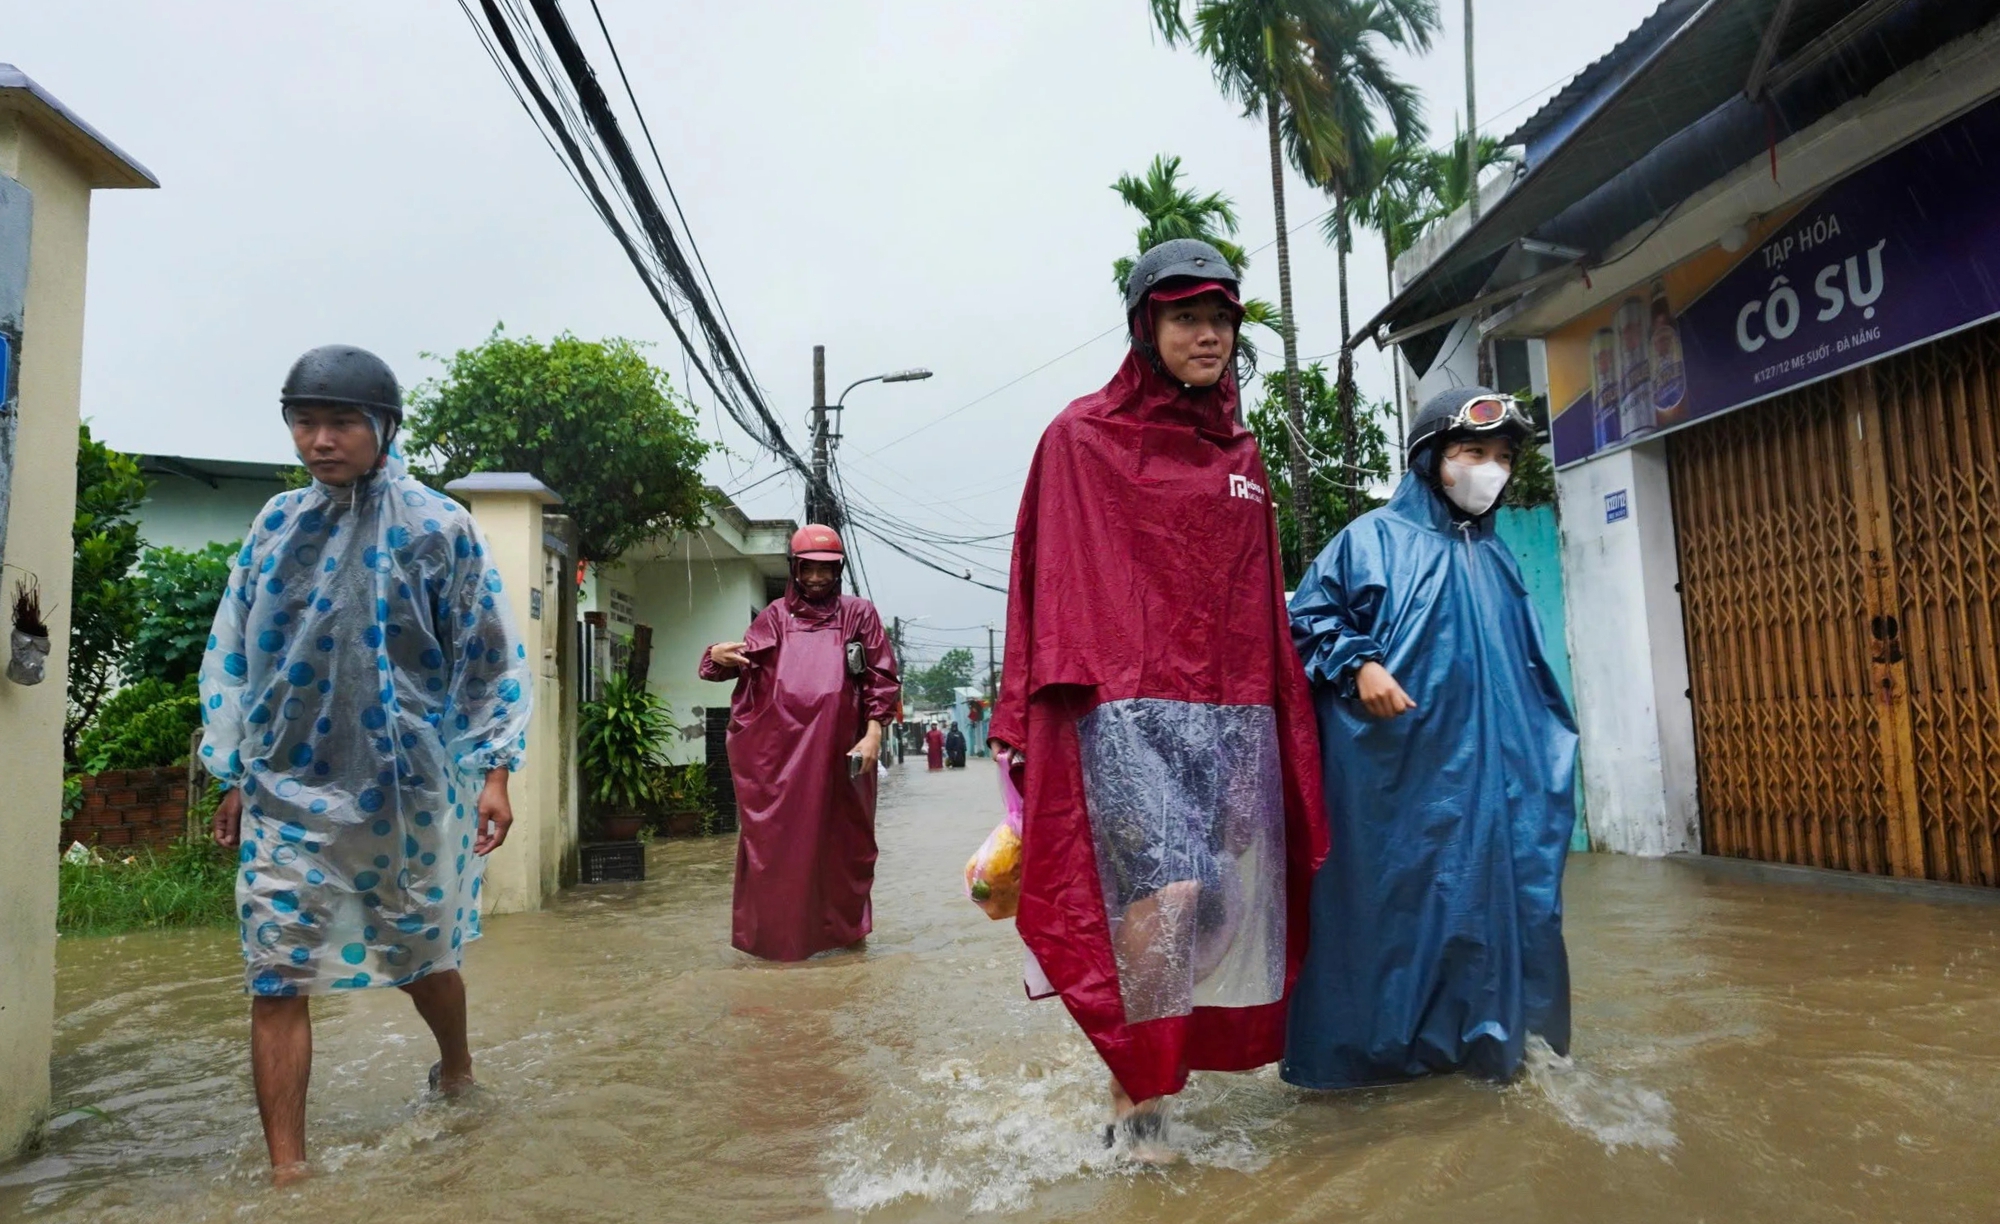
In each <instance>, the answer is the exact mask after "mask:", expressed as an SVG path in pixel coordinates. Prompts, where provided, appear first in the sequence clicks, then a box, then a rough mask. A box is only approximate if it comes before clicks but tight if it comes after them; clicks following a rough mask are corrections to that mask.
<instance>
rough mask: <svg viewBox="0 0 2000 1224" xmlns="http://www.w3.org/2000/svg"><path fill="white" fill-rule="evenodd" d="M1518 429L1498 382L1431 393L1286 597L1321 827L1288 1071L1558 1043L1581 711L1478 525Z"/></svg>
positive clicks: (1511, 570) (1388, 1075)
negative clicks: (1389, 487) (1391, 480)
mask: <svg viewBox="0 0 2000 1224" xmlns="http://www.w3.org/2000/svg"><path fill="white" fill-rule="evenodd" d="M1532 436H1533V427H1532V426H1531V425H1530V424H1529V422H1528V418H1527V416H1526V415H1525V414H1524V413H1523V412H1522V411H1521V409H1520V407H1519V406H1518V405H1517V404H1516V403H1515V402H1514V400H1513V399H1512V398H1511V397H1507V396H1501V395H1496V394H1495V393H1493V392H1492V391H1489V390H1487V389H1485V388H1483V387H1468V388H1460V389H1457V390H1452V391H1445V392H1441V393H1440V394H1438V395H1436V396H1434V397H1432V398H1431V400H1430V401H1429V402H1427V403H1426V404H1425V405H1424V406H1423V408H1422V409H1420V410H1419V411H1418V413H1417V417H1416V420H1415V421H1413V422H1412V423H1411V425H1410V434H1409V465H1408V472H1407V474H1406V475H1405V476H1404V477H1403V482H1402V484H1401V486H1400V487H1399V488H1398V489H1397V490H1396V494H1395V496H1394V497H1393V498H1392V499H1390V501H1389V504H1388V505H1386V506H1383V507H1382V508H1381V509H1379V510H1374V511H1371V512H1370V513H1368V514H1365V515H1362V516H1361V517H1360V518H1358V519H1356V520H1355V521H1354V522H1352V523H1350V524H1349V525H1348V526H1347V529H1346V530H1344V531H1342V532H1341V533H1340V535H1339V536H1337V537H1335V538H1334V540H1333V542H1332V543H1330V544H1328V545H1327V546H1326V549H1325V551H1324V552H1322V553H1321V554H1320V556H1319V559H1318V560H1317V561H1315V562H1314V563H1313V564H1312V566H1311V567H1310V568H1309V569H1308V570H1307V571H1306V574H1305V576H1304V577H1303V578H1302V579H1301V580H1300V582H1299V589H1298V592H1297V594H1295V595H1294V596H1293V597H1292V607H1291V613H1292V635H1293V638H1294V640H1295V641H1296V642H1297V643H1298V647H1299V653H1300V654H1301V655H1302V656H1303V657H1304V659H1305V664H1306V674H1307V676H1308V677H1309V678H1310V679H1311V682H1312V685H1313V691H1314V695H1315V697H1316V699H1317V702H1318V706H1319V722H1320V742H1321V744H1322V745H1323V746H1324V751H1325V776H1326V806H1327V812H1328V816H1329V819H1330V821H1331V824H1332V842H1333V848H1332V852H1331V853H1330V854H1329V856H1328V858H1327V861H1326V866H1325V867H1323V868H1321V869H1320V873H1319V877H1318V879H1317V880H1316V882H1315V883H1314V885H1313V903H1312V946H1311V950H1310V952H1309V953H1308V954H1307V957H1306V969H1305V973H1304V975H1303V976H1301V978H1300V979H1299V987H1298V990H1297V992H1296V993H1295V994H1294V995H1293V996H1292V1026H1291V1041H1290V1045H1289V1047H1288V1049H1287V1051H1286V1054H1285V1063H1284V1067H1283V1073H1284V1077H1285V1079H1287V1080H1289V1081H1290V1082H1292V1083H1294V1084H1297V1085H1300V1086H1301V1087H1305V1088H1356V1087H1363V1086H1367V1085H1373V1084H1384V1083H1392V1082H1395V1081H1398V1080H1406V1079H1410V1078H1413V1077H1416V1076H1421V1075H1426V1074H1430V1073H1433V1072H1444V1071H1454V1070H1458V1069H1460V1068H1464V1069H1467V1070H1471V1071H1473V1072H1476V1073H1477V1074H1480V1075H1484V1076H1489V1077H1492V1078H1495V1079H1504V1078H1506V1077H1508V1076H1510V1075H1512V1074H1513V1073H1514V1072H1515V1071H1516V1070H1517V1069H1518V1068H1519V1067H1520V1065H1521V1060H1522V1056H1523V1051H1524V1048H1525V1045H1526V1042H1527V1039H1528V1036H1529V1035H1530V1034H1539V1035H1541V1036H1542V1037H1544V1038H1546V1039H1547V1041H1548V1043H1549V1045H1550V1046H1552V1047H1553V1048H1554V1049H1555V1051H1556V1052H1557V1053H1559V1054H1560V1053H1567V1052H1568V1049H1569V1037H1570V1010H1569V959H1568V954H1567V953H1566V951H1565V950H1564V946H1563V932H1562V876H1563V861H1564V858H1565V856H1566V855H1567V853H1568V851H1569V839H1570V831H1571V827H1572V825H1573V824H1574V822H1575V819H1576V809H1575V807H1574V806H1573V803H1572V796H1571V790H1570V788H1571V785H1572V775H1573V771H1574V767H1575V764H1576V725H1575V723H1574V722H1573V721H1572V720H1571V718H1570V712H1569V705H1568V703H1567V702H1566V701H1565V700H1564V699H1563V695H1562V691H1561V690H1560V689H1558V688H1557V687H1556V682H1555V677H1554V674H1553V673H1552V672H1551V670H1550V668H1549V661H1548V657H1547V655H1546V654H1545V652H1544V651H1543V649H1542V634H1541V628H1540V626H1539V625H1538V624H1537V623H1536V621H1535V612H1534V608H1533V606H1532V605H1531V604H1530V603H1529V601H1528V594H1527V588H1526V587H1525V586H1523V585H1522V582H1521V574H1520V570H1519V569H1518V568H1517V567H1516V565H1515V563H1514V557H1513V555H1512V554H1511V553H1509V552H1508V551H1507V546H1506V545H1505V544H1503V543H1501V542H1500V540H1499V538H1498V537H1497V536H1496V535H1495V534H1494V529H1493V516H1494V514H1495V512H1496V511H1497V510H1498V508H1499V505H1500V498H1501V495H1502V494H1503V493H1504V492H1505V490H1506V487H1507V484H1508V482H1509V480H1510V479H1511V478H1512V473H1513V467H1514V459H1515V456H1516V454H1517V453H1518V451H1519V448H1521V447H1523V446H1526V445H1528V444H1529V440H1530V439H1531V437H1532Z"/></svg>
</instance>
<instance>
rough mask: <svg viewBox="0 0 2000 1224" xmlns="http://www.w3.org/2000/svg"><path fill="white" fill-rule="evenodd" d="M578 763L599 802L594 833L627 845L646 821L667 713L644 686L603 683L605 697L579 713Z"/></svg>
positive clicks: (623, 679)
mask: <svg viewBox="0 0 2000 1224" xmlns="http://www.w3.org/2000/svg"><path fill="white" fill-rule="evenodd" d="M578 715H579V727H578V730H577V740H578V744H577V764H578V765H579V767H580V768H581V770H582V772H583V776H584V779H585V784H586V785H587V786H588V787H589V791H590V797H591V798H592V799H593V800H595V801H596V803H597V804H598V806H599V808H600V811H601V814H600V816H599V818H598V822H597V824H598V833H599V835H600V836H601V837H602V838H603V839H604V840H605V841H630V840H632V839H633V838H634V837H636V836H638V834H639V827H640V825H642V824H644V823H645V815H644V813H643V811H642V809H643V808H644V807H645V806H646V805H647V804H648V803H649V802H651V801H652V799H653V798H654V786H655V783H654V775H655V771H656V770H657V769H658V767H659V764H660V750H661V748H662V747H663V746H664V745H665V743H666V738H667V730H668V728H667V712H666V708H665V707H664V706H662V705H661V704H660V699H659V698H658V697H655V696H654V695H653V694H652V693H651V692H650V691H648V690H647V688H646V686H645V685H644V684H634V683H632V682H631V681H630V680H629V679H627V678H626V677H624V676H613V677H611V678H610V679H609V680H607V681H605V684H604V691H603V695H602V696H600V697H599V698H598V699H597V700H596V701H592V702H589V703H587V704H585V705H584V706H583V708H582V709H581V710H579V711H578Z"/></svg>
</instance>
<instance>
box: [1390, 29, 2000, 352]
mask: <svg viewBox="0 0 2000 1224" xmlns="http://www.w3.org/2000/svg"><path fill="white" fill-rule="evenodd" d="M1996 13H2000V0H1699V2H1697V0H1667V2H1666V3H1664V4H1662V5H1661V6H1660V7H1659V8H1658V9H1656V10H1655V11H1654V12H1653V14H1652V15H1651V16H1649V17H1648V18H1647V19H1646V21H1645V22H1642V23H1641V24H1640V26H1639V28H1638V29H1636V30H1634V31H1633V33H1632V34H1630V35H1628V36H1627V37H1626V38H1625V39H1624V40H1623V41H1621V42H1620V43H1619V45H1618V46H1617V47H1616V48H1614V49H1613V50H1612V51H1611V52H1610V53H1608V54H1607V55H1605V56H1604V57H1602V58H1600V59H1599V60H1598V61H1597V62H1596V63H1594V64H1592V65H1591V66H1590V67H1589V68H1587V69H1585V70H1584V71H1583V72H1582V73H1580V74H1579V75H1578V77H1577V79H1576V80H1574V81H1572V82H1571V83H1570V85H1569V86H1567V87H1565V88H1564V89H1563V90H1562V91H1561V92H1560V93H1558V94H1557V96H1556V97H1555V98H1553V99H1551V100H1550V102H1549V103H1548V104H1547V105H1545V106H1544V107H1542V109H1541V110H1540V111H1537V112H1536V114H1535V115H1534V116H1533V117H1532V118H1530V119H1529V121H1528V122H1527V123H1526V124H1525V125H1523V127H1522V128H1521V129H1519V130H1518V131H1517V132H1516V133H1515V134H1514V137H1513V138H1514V139H1515V140H1518V141H1522V142H1524V143H1526V144H1527V146H1528V156H1527V161H1526V165H1525V167H1524V170H1523V172H1522V174H1521V175H1520V177H1519V178H1518V179H1517V180H1516V181H1515V183H1514V184H1513V186H1512V188H1511V190H1509V191H1507V193H1506V194H1505V195H1504V196H1502V197H1501V198H1500V199H1499V200H1498V201H1496V202H1494V203H1492V204H1490V205H1489V206H1488V207H1487V208H1486V209H1485V211H1484V212H1483V213H1482V215H1481V216H1480V218H1479V220H1478V221H1477V222H1474V223H1472V224H1470V225H1468V226H1466V227H1465V228H1464V231H1463V232H1462V233H1460V234H1459V235H1458V237H1457V238H1456V239H1455V240H1454V241H1452V242H1450V243H1449V244H1447V245H1445V246H1444V247H1443V249H1442V250H1441V251H1440V252H1439V254H1438V255H1437V257H1436V258H1435V259H1433V260H1432V261H1431V262H1430V263H1429V264H1428V265H1427V266H1425V267H1423V268H1422V269H1420V270H1417V271H1416V272H1415V273H1414V275H1412V276H1411V277H1410V278H1409V279H1408V280H1407V282H1406V283H1405V284H1404V287H1403V289H1402V290H1401V292H1399V293H1397V294H1396V296H1395V297H1394V298H1393V299H1392V300H1391V301H1390V302H1389V304H1388V305H1387V306H1386V307H1384V308H1383V310H1382V311H1381V312H1380V313H1378V314H1377V315H1376V316H1375V317H1374V318H1373V319H1371V320H1370V321H1369V322H1368V323H1367V324H1366V325H1365V326H1364V327H1363V328H1362V329H1361V330H1360V331H1359V332H1357V333H1356V334H1357V335H1379V334H1381V333H1382V332H1384V331H1386V332H1387V333H1388V334H1389V335H1390V336H1393V337H1396V338H1397V340H1398V341H1399V342H1402V343H1403V349H1404V354H1405V355H1406V356H1407V357H1408V358H1409V360H1410V362H1411V364H1412V366H1413V367H1414V368H1415V369H1417V370H1418V372H1419V373H1421V372H1423V371H1424V370H1426V369H1428V368H1429V366H1430V365H1431V363H1432V361H1433V360H1434V359H1435V358H1436V355H1437V352H1438V350H1439V348H1440V346H1441V345H1442V344H1443V342H1444V340H1445V338H1446V336H1447V334H1448V333H1449V330H1450V329H1449V327H1448V326H1447V325H1448V324H1449V323H1450V322H1451V321H1452V320H1453V319H1456V318H1458V317H1461V316H1462V315H1464V314H1466V313H1470V312H1471V311H1473V310H1475V309H1478V308H1481V307H1484V306H1487V305H1498V304H1500V303H1501V302H1504V301H1506V300H1509V298H1510V296H1518V295H1519V294H1522V293H1525V292H1528V291H1530V290H1532V289H1535V288H1537V287H1539V286H1541V285H1545V284H1548V283H1550V281H1551V278H1558V277H1562V276H1564V275H1570V276H1573V275H1575V273H1576V270H1577V269H1579V268H1589V267H1594V266H1599V265H1601V264H1604V263H1608V262H1611V260H1610V259H1607V258H1606V257H1607V253H1608V252H1609V250H1610V248H1611V247H1612V246H1613V245H1615V243H1616V242H1617V241H1618V240H1619V239H1620V238H1622V237H1623V236H1624V235H1626V234H1628V233H1631V232H1633V231H1634V230H1636V229H1637V228H1638V227H1640V226H1642V225H1644V224H1645V222H1646V221H1647V220H1648V219H1650V218H1655V217H1661V216H1663V215H1665V214H1666V213H1669V212H1671V211H1672V209H1673V208H1674V207H1675V206H1677V205H1678V204H1679V202H1680V201H1682V200H1685V199H1686V198H1688V197H1689V196H1690V195H1692V194H1693V193H1694V192H1696V191H1699V190H1700V189H1701V188H1703V187H1704V186H1706V185H1708V184H1710V183H1713V182H1716V181H1717V180H1719V179H1720V178H1722V177H1723V176H1724V175H1726V174H1728V173H1730V172H1731V171H1733V170H1735V169H1737V168H1739V167H1741V166H1742V165H1743V164H1744V163H1746V162H1747V161H1749V160H1751V159H1753V158H1755V157H1756V156H1759V155H1760V154H1763V153H1764V152H1765V151H1766V149H1767V148H1771V149H1774V148H1775V147H1776V145H1777V143H1778V142H1779V141H1782V140H1783V139H1785V138H1786V137H1788V136H1790V135H1791V134H1793V133H1795V132H1799V131H1802V130H1804V129H1805V128H1807V127H1809V126H1811V125H1812V124H1813V123H1815V122H1817V121H1818V120H1820V119H1821V118H1823V117H1825V116H1826V115H1828V114H1830V113H1831V112H1833V111H1834V110H1835V109H1836V108H1838V107H1839V106H1841V105H1843V104H1845V103H1846V102H1849V101H1851V100H1852V99H1854V98H1857V97H1861V96H1863V95H1865V94H1866V93H1867V92H1868V91H1869V90H1870V89H1872V88H1874V87H1875V86H1876V85H1878V84H1880V83H1881V82H1882V81H1883V80H1885V79H1887V78H1888V77H1889V76H1890V75H1892V74H1893V73H1895V72H1896V71H1899V70H1900V69H1902V68H1904V67H1907V66H1908V65H1909V64H1911V63H1914V62H1916V61H1917V60H1920V59H1922V58H1923V57H1924V56H1926V55H1928V54H1930V53H1931V52H1933V51H1935V50H1936V49H1937V48H1939V47H1941V46H1943V45H1945V44H1946V43H1947V42H1949V41H1951V40H1953V39H1955V38H1958V37H1962V36H1964V35H1965V34H1967V33H1969V32H1971V31H1974V30H1977V29H1978V28H1980V27H1981V26H1983V25H1985V24H1987V23H1989V22H1991V21H1992V20H1993V19H1994V16H1995V15H1996ZM1780 18H1781V19H1782V23H1781V24H1780V22H1779V21H1778V20H1776V19H1780ZM1864 35H1866V36H1867V37H1865V38H1864V37H1863V36H1864ZM1753 85H1757V86H1760V87H1761V89H1762V95H1761V96H1760V97H1759V98H1757V99H1755V100H1753V99H1751V98H1750V97H1749V96H1748V91H1749V90H1750V89H1751V88H1752V87H1753Z"/></svg>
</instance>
